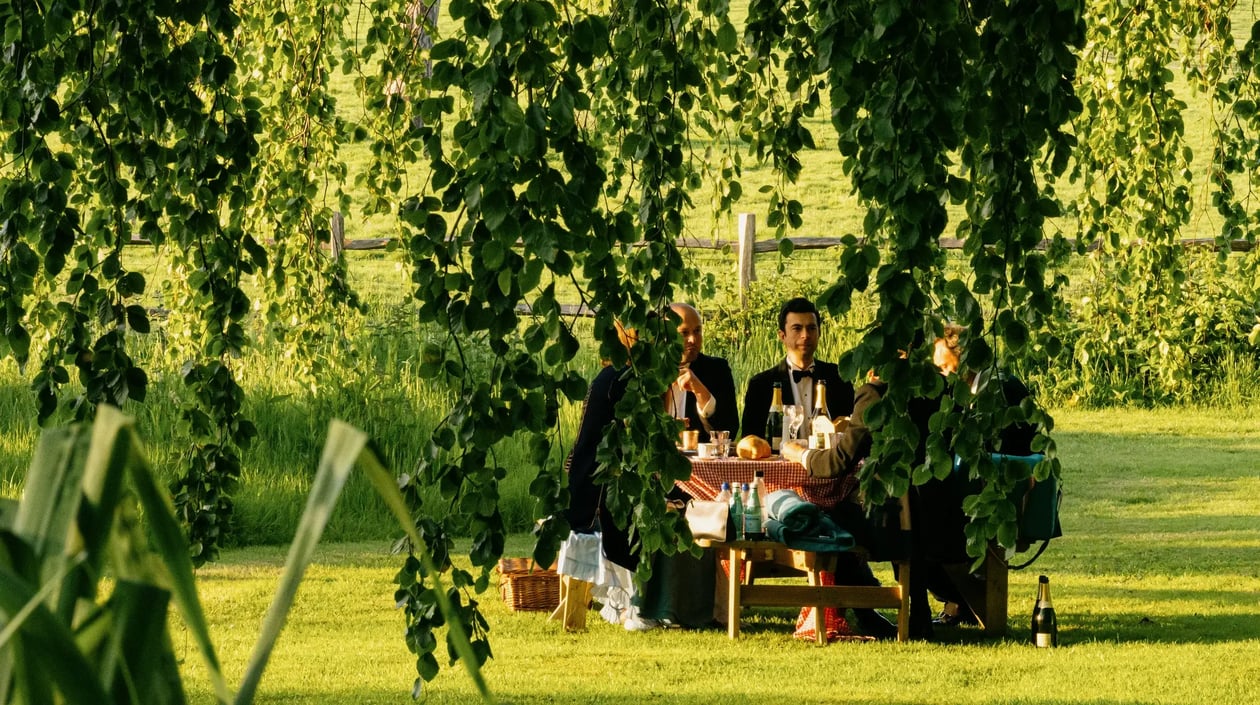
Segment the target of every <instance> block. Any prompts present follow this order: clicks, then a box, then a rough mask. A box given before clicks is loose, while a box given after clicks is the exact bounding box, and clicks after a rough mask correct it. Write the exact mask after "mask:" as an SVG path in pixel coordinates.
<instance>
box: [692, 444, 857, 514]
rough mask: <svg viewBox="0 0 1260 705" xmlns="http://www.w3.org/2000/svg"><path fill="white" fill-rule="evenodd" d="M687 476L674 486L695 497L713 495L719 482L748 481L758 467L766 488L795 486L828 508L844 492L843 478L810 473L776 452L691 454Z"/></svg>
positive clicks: (807, 496) (803, 494)
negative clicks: (752, 456)
mask: <svg viewBox="0 0 1260 705" xmlns="http://www.w3.org/2000/svg"><path fill="white" fill-rule="evenodd" d="M690 460H691V477H690V478H688V479H687V480H685V481H680V482H679V483H678V486H679V487H681V488H683V489H684V490H686V491H687V493H688V494H690V495H691V496H693V497H695V498H696V499H713V498H714V497H716V496H717V493H718V492H719V491H720V490H721V488H722V483H723V482H729V483H731V484H732V485H734V484H736V483H744V482H747V483H750V484H751V483H752V480H753V472H754V471H756V470H762V471H763V473H764V477H765V481H766V491H767V492H773V491H775V490H785V489H786V490H795V491H796V493H797V494H799V495H800V496H801V497H802V498H804V499H805V500H806V501H809V502H813V503H814V504H817V505H818V506H820V507H822V508H823V509H832V508H833V507H835V506H836V504H837V503H838V502H840V500H841V499H843V498H844V496H845V494H846V493H847V489H848V488H847V487H846V486H845V483H844V482H841V481H837V480H824V479H819V478H815V477H810V476H809V474H808V473H806V472H805V468H804V467H803V466H801V465H800V464H798V463H794V462H792V461H790V460H783V459H782V458H780V457H778V456H774V457H770V458H765V459H763V460H745V459H743V458H699V457H695V456H692V457H691V458H690Z"/></svg>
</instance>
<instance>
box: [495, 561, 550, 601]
mask: <svg viewBox="0 0 1260 705" xmlns="http://www.w3.org/2000/svg"><path fill="white" fill-rule="evenodd" d="M499 594H500V595H502V596H503V601H504V602H505V603H507V606H508V609H511V610H512V611H513V612H519V611H527V610H544V611H547V612H550V611H552V610H554V609H555V608H556V606H557V605H559V604H560V576H559V575H557V574H556V571H555V569H554V568H547V569H545V570H544V569H542V568H539V567H538V566H536V565H534V561H533V559H531V558H504V559H501V560H500V561H499Z"/></svg>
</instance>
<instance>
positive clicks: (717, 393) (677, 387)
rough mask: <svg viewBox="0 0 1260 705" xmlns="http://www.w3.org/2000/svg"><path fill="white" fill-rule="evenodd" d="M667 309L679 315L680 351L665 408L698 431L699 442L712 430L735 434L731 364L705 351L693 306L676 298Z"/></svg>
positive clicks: (737, 418) (707, 436) (705, 438)
mask: <svg viewBox="0 0 1260 705" xmlns="http://www.w3.org/2000/svg"><path fill="white" fill-rule="evenodd" d="M669 308H670V310H671V311H673V312H674V313H675V314H677V316H678V317H679V323H678V334H679V335H680V336H681V337H682V342H683V354H682V360H681V361H680V362H679V364H678V379H676V380H674V383H673V384H672V385H670V388H669V392H668V394H666V398H665V404H666V408H667V409H668V410H669V413H670V414H671V415H672V416H673V417H674V418H678V419H686V424H687V428H689V429H691V430H696V431H699V432H700V442H701V443H707V442H709V434H710V432H712V431H729V432H730V433H731V434H732V435H734V434H735V433H736V432H737V431H738V430H739V427H738V425H737V424H738V423H739V410H738V409H737V408H736V406H735V404H736V399H735V376H734V375H733V374H732V373H731V366H730V364H729V363H727V361H726V360H725V359H723V358H720V357H714V356H711V355H706V354H704V324H703V321H701V319H700V312H699V311H697V310H696V309H695V307H694V306H692V305H691V304H687V303H683V302H681V301H679V302H675V303H672V304H670V305H669ZM767 403H769V402H768V401H767Z"/></svg>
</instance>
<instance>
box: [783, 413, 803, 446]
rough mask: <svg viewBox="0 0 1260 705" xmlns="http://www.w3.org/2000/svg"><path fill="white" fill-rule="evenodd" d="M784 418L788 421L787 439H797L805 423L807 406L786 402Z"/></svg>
mask: <svg viewBox="0 0 1260 705" xmlns="http://www.w3.org/2000/svg"><path fill="white" fill-rule="evenodd" d="M783 418H784V420H785V421H787V440H789V441H794V440H796V437H797V433H798V432H799V431H800V430H801V424H804V423H805V407H803V406H801V405H800V404H786V405H784V407H783Z"/></svg>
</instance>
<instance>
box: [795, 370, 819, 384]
mask: <svg viewBox="0 0 1260 705" xmlns="http://www.w3.org/2000/svg"><path fill="white" fill-rule="evenodd" d="M813 376H814V371H813V370H792V381H793V382H799V381H801V380H802V379H805V378H806V377H813Z"/></svg>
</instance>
